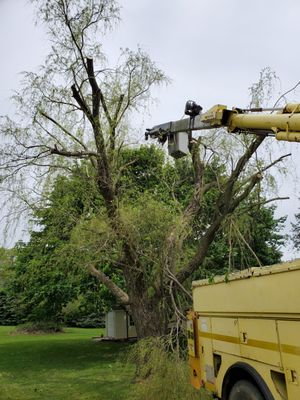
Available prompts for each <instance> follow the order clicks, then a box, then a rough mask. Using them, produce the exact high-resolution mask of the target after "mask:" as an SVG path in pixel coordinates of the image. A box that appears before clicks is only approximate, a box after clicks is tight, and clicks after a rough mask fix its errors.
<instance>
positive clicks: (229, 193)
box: [176, 136, 265, 283]
mask: <svg viewBox="0 0 300 400" xmlns="http://www.w3.org/2000/svg"><path fill="white" fill-rule="evenodd" d="M264 138H265V137H262V136H258V137H257V138H256V139H255V140H254V141H253V142H252V143H251V145H250V146H249V147H248V148H247V150H246V152H245V153H244V154H243V155H242V156H241V157H240V159H239V160H238V162H237V164H236V167H235V168H234V170H233V171H232V173H231V175H230V177H229V179H228V181H227V183H226V186H225V190H224V191H223V192H222V193H220V196H219V199H218V201H217V204H216V210H215V213H214V215H213V216H212V223H211V224H210V226H209V228H208V229H207V231H206V232H205V233H204V235H203V236H202V238H201V239H200V240H199V244H198V249H197V251H196V254H195V255H194V257H193V258H192V260H191V261H190V262H189V264H188V265H187V266H186V267H184V268H183V269H181V270H180V271H179V272H178V274H177V276H176V278H177V280H178V281H179V282H180V283H183V282H184V281H185V280H186V279H187V278H189V277H190V276H191V275H192V273H193V272H194V271H195V270H196V269H197V268H199V266H200V265H201V264H202V262H203V261H204V259H205V257H206V254H207V252H208V250H209V247H210V245H211V243H212V242H213V240H214V238H215V235H216V233H217V232H218V230H219V228H220V227H221V224H222V222H223V221H224V220H225V218H226V217H227V216H228V215H229V214H230V213H232V212H233V211H234V210H235V209H236V208H237V207H238V205H239V204H240V203H241V202H242V201H243V200H244V199H245V198H247V196H248V195H249V194H250V192H251V190H252V189H253V188H254V186H255V185H256V184H257V183H258V182H259V181H260V180H261V179H262V175H261V174H260V173H259V172H258V173H257V174H255V175H254V176H253V177H252V179H251V181H250V183H249V184H248V185H247V187H246V188H245V189H244V191H243V192H242V194H240V195H239V196H238V197H236V198H235V199H234V198H233V197H234V186H235V184H236V182H237V180H238V178H239V176H240V175H241V173H242V171H243V169H244V167H245V165H246V164H247V163H248V161H249V160H250V158H251V156H252V155H253V154H254V153H255V152H256V150H257V149H258V147H259V146H260V145H261V143H262V142H263V140H264Z"/></svg>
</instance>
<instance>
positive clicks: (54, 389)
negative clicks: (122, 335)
mask: <svg viewBox="0 0 300 400" xmlns="http://www.w3.org/2000/svg"><path fill="white" fill-rule="evenodd" d="M12 331H13V328H11V327H0V400H50V399H51V400H54V399H55V400H60V399H61V400H75V399H76V400H77V399H80V400H94V399H97V400H122V399H125V398H126V394H127V393H128V392H129V390H130V380H131V378H132V373H133V369H132V368H130V367H129V366H125V363H124V355H125V352H126V347H127V346H126V345H124V344H121V343H107V342H94V341H92V340H91V338H92V337H93V336H99V335H100V334H101V330H99V329H77V328H67V329H65V333H60V334H53V335H12V334H11V332H12Z"/></svg>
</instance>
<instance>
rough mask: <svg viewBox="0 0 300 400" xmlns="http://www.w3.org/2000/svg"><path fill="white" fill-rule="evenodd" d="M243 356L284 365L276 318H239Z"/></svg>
mask: <svg viewBox="0 0 300 400" xmlns="http://www.w3.org/2000/svg"><path fill="white" fill-rule="evenodd" d="M239 332H240V343H241V356H242V357H245V358H250V359H252V360H256V361H261V362H264V363H266V364H270V365H274V366H276V367H282V363H281V358H280V351H279V340H278V334H277V328H276V321H275V320H268V319H256V318H255V319H254V318H253V319H252V318H245V319H244V318H239Z"/></svg>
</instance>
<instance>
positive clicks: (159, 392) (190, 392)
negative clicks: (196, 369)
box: [127, 338, 210, 400]
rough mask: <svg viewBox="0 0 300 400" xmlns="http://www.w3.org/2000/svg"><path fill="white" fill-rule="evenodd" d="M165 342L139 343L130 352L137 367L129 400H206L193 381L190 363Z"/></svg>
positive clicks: (153, 339)
mask: <svg viewBox="0 0 300 400" xmlns="http://www.w3.org/2000/svg"><path fill="white" fill-rule="evenodd" d="M167 348H168V346H167V343H166V341H165V340H163V339H159V338H149V339H144V340H141V341H139V342H138V343H137V344H135V345H134V346H133V347H132V348H131V350H130V352H129V357H128V359H129V361H130V362H131V363H132V362H133V363H135V365H136V376H135V384H134V385H135V387H134V390H132V391H131V394H130V396H129V397H128V399H127V400H138V399H143V400H158V399H159V400H178V399H180V400H196V399H197V400H200V399H202V400H204V399H209V398H210V397H208V396H207V395H203V396H202V397H201V395H200V393H199V391H198V390H196V389H194V388H193V387H192V386H191V384H190V380H189V368H188V364H187V361H186V360H184V359H182V358H180V357H179V356H178V355H177V354H175V353H172V352H170V351H168V349H167Z"/></svg>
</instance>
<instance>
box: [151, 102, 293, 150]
mask: <svg viewBox="0 0 300 400" xmlns="http://www.w3.org/2000/svg"><path fill="white" fill-rule="evenodd" d="M201 111H202V107H201V106H199V105H198V104H196V103H195V102H194V101H188V102H187V103H186V107H185V114H186V115H188V116H189V118H184V119H180V120H178V121H172V122H167V123H164V124H161V125H156V126H154V127H153V128H151V129H147V132H146V139H148V137H150V138H153V139H158V140H159V141H160V142H162V143H164V142H165V141H166V140H168V143H169V145H170V143H171V148H172V149H173V148H174V145H175V149H177V150H178V148H179V151H178V152H176V151H174V152H173V154H172V152H171V154H172V155H173V156H174V157H180V156H182V155H184V154H183V153H184V152H185V151H183V152H182V153H181V149H182V147H184V146H186V144H188V143H189V141H190V139H191V132H192V131H194V130H205V129H213V128H221V127H225V128H227V130H228V132H232V133H250V134H255V135H264V136H273V137H275V138H276V139H277V140H284V141H289V142H300V104H287V105H286V106H285V107H284V108H281V109H262V108H252V109H240V108H233V109H231V110H230V109H227V107H226V106H224V105H221V104H217V105H215V106H213V107H212V108H210V109H209V110H208V111H206V112H205V113H202V112H201ZM183 133H184V134H185V135H182V134H183ZM185 137H186V138H187V139H186V140H187V142H186V141H185V139H184V138H185ZM172 146H173V147H172Z"/></svg>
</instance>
